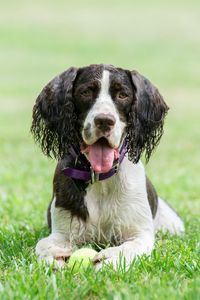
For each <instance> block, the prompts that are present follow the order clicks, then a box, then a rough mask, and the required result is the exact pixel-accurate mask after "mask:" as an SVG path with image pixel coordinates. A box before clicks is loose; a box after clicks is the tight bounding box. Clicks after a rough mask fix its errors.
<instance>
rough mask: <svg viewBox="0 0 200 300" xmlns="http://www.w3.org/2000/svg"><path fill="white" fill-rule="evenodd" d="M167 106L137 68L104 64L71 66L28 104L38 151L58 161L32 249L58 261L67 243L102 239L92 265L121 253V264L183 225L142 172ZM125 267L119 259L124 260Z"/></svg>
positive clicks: (116, 261) (67, 252) (115, 263)
mask: <svg viewBox="0 0 200 300" xmlns="http://www.w3.org/2000/svg"><path fill="white" fill-rule="evenodd" d="M167 111H168V107H167V105H166V103H165V102H164V100H163V98H162V96H161V95H160V93H159V91H158V90H157V89H156V88H155V87H154V86H153V85H152V84H151V82H150V81H149V80H147V79H146V78H145V77H143V76H142V75H140V74H139V73H138V72H136V71H128V70H123V69H120V68H115V67H113V66H110V65H90V66H88V67H84V68H79V69H78V68H74V67H71V68H69V69H68V70H66V71H65V72H63V73H62V74H60V75H59V76H57V77H55V78H54V79H53V80H52V81H50V82H49V83H48V84H47V85H46V86H45V87H44V89H43V90H42V92H41V93H40V95H39V96H38V98H37V100H36V104H35V106H34V108H33V123H32V127H31V131H32V133H33V135H34V138H35V140H36V142H39V143H40V145H41V148H42V151H43V152H44V153H45V154H46V155H47V156H50V157H54V158H56V159H57V160H58V164H57V167H56V170H55V175H54V181H53V199H52V201H51V203H50V205H49V209H48V224H49V227H50V229H51V233H50V235H49V236H48V237H46V238H44V239H42V240H40V241H39V242H38V244H37V246H36V253H37V255H38V256H39V258H40V259H44V260H45V261H46V262H47V263H49V264H52V263H54V264H55V266H56V267H62V266H63V265H64V264H65V259H66V258H67V257H69V256H70V255H71V251H72V248H73V246H74V245H80V244H83V243H97V244H101V245H102V244H104V245H109V246H110V247H108V248H105V249H103V250H101V251H100V252H99V253H98V254H97V255H96V257H95V258H94V263H95V266H96V269H97V270H99V269H101V268H102V266H103V264H109V263H111V264H112V265H113V267H114V268H115V269H116V268H117V266H118V265H119V264H120V257H123V258H125V259H124V261H125V266H126V268H128V267H129V266H130V264H131V262H132V260H133V259H134V258H135V257H136V256H140V255H143V254H147V255H149V254H150V253H151V251H152V248H153V245H154V239H155V233H156V232H157V231H158V230H160V229H164V230H168V231H169V232H170V233H172V234H180V233H181V232H183V231H184V225H183V222H182V220H181V219H180V218H179V216H178V215H177V214H176V212H175V211H174V210H173V209H172V208H171V207H170V206H168V204H167V203H166V202H165V201H163V200H162V199H161V198H159V197H158V196H157V194H156V191H155V189H154V187H153V185H152V184H151V182H150V181H149V179H148V178H147V177H146V176H145V171H144V167H143V164H142V162H141V161H140V156H141V154H142V153H143V152H145V156H146V160H147V161H148V160H149V158H150V156H151V153H152V151H153V150H154V148H155V147H156V146H157V144H158V142H159V140H160V138H161V136H162V133H163V123H164V118H165V115H166V113H167ZM123 265H124V262H123Z"/></svg>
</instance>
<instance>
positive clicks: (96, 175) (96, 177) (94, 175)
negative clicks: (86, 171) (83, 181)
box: [90, 167, 99, 184]
mask: <svg viewBox="0 0 200 300" xmlns="http://www.w3.org/2000/svg"><path fill="white" fill-rule="evenodd" d="M90 174H91V184H93V183H95V182H97V181H99V173H96V172H95V171H94V170H93V169H92V167H90Z"/></svg>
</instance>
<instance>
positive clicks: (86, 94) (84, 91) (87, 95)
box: [80, 89, 92, 97]
mask: <svg viewBox="0 0 200 300" xmlns="http://www.w3.org/2000/svg"><path fill="white" fill-rule="evenodd" d="M80 95H81V96H83V97H90V96H91V95H92V91H91V90H89V89H87V90H83V91H81V92H80Z"/></svg>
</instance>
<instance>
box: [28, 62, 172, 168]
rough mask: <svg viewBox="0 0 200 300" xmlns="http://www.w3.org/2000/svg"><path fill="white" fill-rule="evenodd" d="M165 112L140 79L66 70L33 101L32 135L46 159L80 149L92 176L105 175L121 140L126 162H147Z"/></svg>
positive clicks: (93, 69)
mask: <svg viewBox="0 0 200 300" xmlns="http://www.w3.org/2000/svg"><path fill="white" fill-rule="evenodd" d="M167 110H168V107H167V105H166V104H165V102H164V100H163V98H162V96H161V95H160V94H159V92H158V90H157V89H156V88H155V87H154V86H153V85H152V84H151V83H150V82H149V81H148V80H147V79H146V78H144V77H143V76H142V75H140V74H139V73H137V72H135V71H132V72H130V71H128V70H123V69H119V68H115V67H113V66H108V65H91V66H89V67H85V68H80V69H75V68H70V69H68V70H67V71H65V72H63V73H62V74H61V75H59V76H57V77H56V78H54V79H53V80H52V81H51V82H50V83H49V84H48V85H47V86H46V87H45V88H44V89H43V91H42V92H41V94H40V95H39V97H38V98H37V101H36V104H35V106H34V110H33V123H32V132H33V134H34V136H35V138H36V140H37V141H39V142H40V143H41V146H42V150H43V152H44V153H45V154H47V155H51V154H53V156H54V157H56V158H62V157H63V156H64V155H65V154H67V152H68V150H69V148H70V147H71V146H72V145H73V146H74V147H76V148H77V147H79V148H80V150H81V152H83V153H84V154H85V155H86V156H87V158H88V160H89V161H90V163H91V165H92V167H93V169H94V170H95V171H96V172H107V171H109V170H110V169H111V168H112V166H113V162H114V160H115V159H117V158H118V155H119V147H120V144H121V142H122V140H123V138H125V137H126V139H127V143H128V145H127V151H128V153H129V158H130V160H132V161H133V162H137V161H138V160H139V158H140V155H141V153H142V152H143V151H144V150H146V157H147V159H148V158H149V157H150V155H151V152H152V150H153V149H154V147H155V146H156V145H157V143H158V141H159V139H160V137H161V135H162V128H163V122H164V116H165V114H166V112H167Z"/></svg>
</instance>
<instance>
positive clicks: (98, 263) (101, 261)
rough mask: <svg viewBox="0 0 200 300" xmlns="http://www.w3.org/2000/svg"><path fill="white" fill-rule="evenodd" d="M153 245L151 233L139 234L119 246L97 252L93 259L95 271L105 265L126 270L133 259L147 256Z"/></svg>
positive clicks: (152, 234)
mask: <svg viewBox="0 0 200 300" xmlns="http://www.w3.org/2000/svg"><path fill="white" fill-rule="evenodd" d="M153 245H154V233H153V231H149V232H141V233H140V234H137V236H135V237H132V238H130V239H128V240H127V241H125V242H124V243H123V244H121V245H120V246H117V247H110V248H107V249H105V250H102V251H101V252H99V253H98V254H97V255H96V256H95V258H94V262H95V267H96V270H97V271H98V270H100V269H101V268H102V267H103V265H105V264H111V265H112V266H113V268H114V269H115V270H116V269H118V268H120V266H121V267H122V268H124V267H125V269H126V270H127V269H128V268H129V267H130V265H131V263H132V261H133V260H134V258H136V257H137V256H142V255H143V254H146V255H149V254H150V253H151V251H152V249H153Z"/></svg>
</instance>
